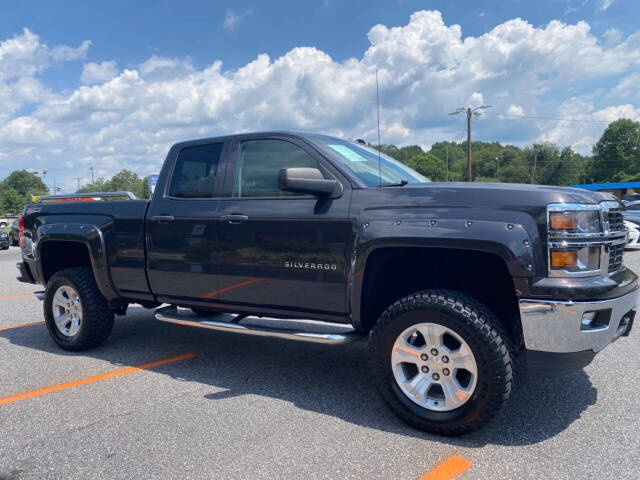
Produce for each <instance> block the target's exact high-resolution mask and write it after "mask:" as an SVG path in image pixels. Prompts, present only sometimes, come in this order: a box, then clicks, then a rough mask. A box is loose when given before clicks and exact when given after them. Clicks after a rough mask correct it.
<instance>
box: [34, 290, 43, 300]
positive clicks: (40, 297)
mask: <svg viewBox="0 0 640 480" xmlns="http://www.w3.org/2000/svg"><path fill="white" fill-rule="evenodd" d="M33 294H34V295H35V296H36V298H37V299H38V300H40V301H42V300H44V291H42V292H33Z"/></svg>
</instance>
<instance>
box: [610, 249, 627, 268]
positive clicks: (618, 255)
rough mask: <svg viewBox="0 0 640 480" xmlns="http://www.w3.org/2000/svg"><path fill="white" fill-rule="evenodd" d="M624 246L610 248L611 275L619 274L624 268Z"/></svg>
mask: <svg viewBox="0 0 640 480" xmlns="http://www.w3.org/2000/svg"><path fill="white" fill-rule="evenodd" d="M624 245H625V244H624V243H621V244H619V245H611V246H610V247H609V274H612V273H614V272H617V271H618V270H620V269H621V268H622V257H623V255H624Z"/></svg>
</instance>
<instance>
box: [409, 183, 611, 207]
mask: <svg viewBox="0 0 640 480" xmlns="http://www.w3.org/2000/svg"><path fill="white" fill-rule="evenodd" d="M402 188H405V189H406V190H407V193H408V194H409V195H410V196H413V195H415V194H418V195H419V196H433V197H442V196H446V197H459V199H460V201H461V202H462V203H465V204H467V205H471V204H475V205H477V204H483V203H484V204H485V205H487V206H488V205H496V204H497V205H503V206H508V205H511V206H515V205H522V206H543V205H544V206H546V205H547V204H549V203H599V202H602V201H605V200H616V198H615V197H614V196H613V195H612V194H610V193H604V192H592V191H590V190H584V189H581V188H570V187H556V186H547V185H530V184H522V183H474V182H471V183H469V182H460V183H448V182H446V183H445V182H432V183H429V184H409V185H405V187H402ZM409 192H410V193H409Z"/></svg>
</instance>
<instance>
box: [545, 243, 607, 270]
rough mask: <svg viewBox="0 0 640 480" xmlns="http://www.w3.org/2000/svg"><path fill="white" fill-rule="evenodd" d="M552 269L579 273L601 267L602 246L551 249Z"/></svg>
mask: <svg viewBox="0 0 640 480" xmlns="http://www.w3.org/2000/svg"><path fill="white" fill-rule="evenodd" d="M549 257H550V263H551V270H562V271H565V272H572V273H579V272H592V271H597V270H599V269H600V247H599V246H595V247H581V248H570V247H569V248H554V249H552V250H551V251H550V255H549Z"/></svg>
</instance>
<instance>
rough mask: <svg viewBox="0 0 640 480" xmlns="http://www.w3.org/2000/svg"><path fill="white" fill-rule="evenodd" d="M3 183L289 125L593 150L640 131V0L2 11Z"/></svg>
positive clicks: (53, 6) (155, 156)
mask: <svg viewBox="0 0 640 480" xmlns="http://www.w3.org/2000/svg"><path fill="white" fill-rule="evenodd" d="M0 11H1V12H2V15H0V179H2V178H3V177H5V176H6V175H7V174H8V173H9V172H10V171H12V170H14V169H19V168H26V169H31V170H35V171H38V172H42V171H43V170H47V174H46V177H45V181H46V183H47V184H48V185H49V186H50V187H51V186H52V185H53V181H54V178H55V181H56V184H57V185H58V186H61V185H62V186H63V188H64V190H63V191H73V190H75V188H76V187H77V183H78V180H77V179H78V178H79V179H80V184H81V185H82V184H86V183H89V182H90V179H91V176H90V173H89V169H90V168H91V167H93V168H95V171H96V172H97V174H96V175H97V176H103V177H109V176H111V175H113V174H114V173H116V172H117V171H119V170H120V169H122V168H128V169H130V170H132V171H134V172H136V173H138V174H139V175H148V174H154V173H158V172H159V170H160V167H161V165H162V162H163V160H164V157H165V155H166V153H167V151H168V149H169V147H170V146H171V144H173V143H175V142H177V141H182V140H187V139H193V138H201V137H211V136H215V135H219V134H229V133H238V132H245V131H256V130H273V129H288V130H301V131H311V132H321V133H328V134H334V135H338V136H341V137H345V138H364V139H366V140H368V141H370V142H372V143H376V142H377V133H376V125H377V123H376V80H375V77H376V73H375V72H376V69H377V70H378V77H379V91H380V126H381V140H382V143H394V144H396V145H408V144H418V145H421V146H422V147H423V148H425V149H428V148H429V147H430V146H431V144H432V143H434V142H436V141H442V140H449V141H461V140H463V139H465V138H466V122H465V118H464V116H463V115H456V116H451V115H448V113H450V112H452V111H454V110H455V109H456V108H458V107H461V106H464V107H466V106H471V107H476V106H480V105H483V104H484V105H491V106H492V107H491V108H489V109H487V110H486V115H484V116H482V117H481V118H479V119H477V120H475V121H474V123H473V128H472V131H473V138H474V140H483V141H499V142H502V143H510V144H515V145H527V144H531V143H532V142H540V141H548V142H553V143H556V144H557V145H559V146H561V147H563V146H567V145H569V146H571V147H573V148H574V149H575V150H576V151H578V152H580V153H583V154H589V153H590V151H591V147H592V145H593V143H595V142H596V141H597V140H598V138H599V137H600V135H601V134H602V131H603V130H604V128H606V126H607V124H608V122H610V121H613V120H615V119H617V118H622V117H624V118H632V119H634V120H640V88H638V86H639V85H640V24H638V22H637V18H639V16H640V2H638V1H637V0H536V1H535V2H534V1H529V0H502V1H494V0H483V1H482V2H478V1H477V0H474V1H469V0H449V1H436V0H434V1H417V0H387V1H383V0H368V1H348V0H343V1H338V0H313V1H311V0H297V1H289V0H282V1H276V0H274V1H271V2H256V1H255V0H253V1H245V0H238V1H234V2H230V1H212V0H209V1H205V0H199V1H195V0H182V1H172V0H164V1H146V0H138V1H136V2H130V1H120V0H110V1H109V2H97V1H93V2H92V1H86V0H84V1H73V0H68V1H64V2H50V1H28V2H27V1H24V2H15V1H9V0H0Z"/></svg>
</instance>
